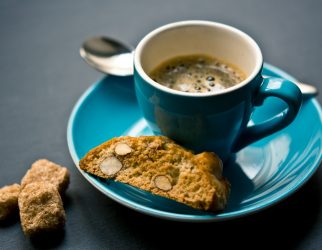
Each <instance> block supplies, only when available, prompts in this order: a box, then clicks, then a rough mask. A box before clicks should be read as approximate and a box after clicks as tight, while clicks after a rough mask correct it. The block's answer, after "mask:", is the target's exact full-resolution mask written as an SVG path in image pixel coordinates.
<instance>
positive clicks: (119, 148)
mask: <svg viewBox="0 0 322 250" xmlns="http://www.w3.org/2000/svg"><path fill="white" fill-rule="evenodd" d="M114 152H115V153H116V154H117V155H127V154H129V153H131V152H132V148H131V147H130V146H129V145H127V144H125V143H119V144H117V145H116V147H115V149H114Z"/></svg>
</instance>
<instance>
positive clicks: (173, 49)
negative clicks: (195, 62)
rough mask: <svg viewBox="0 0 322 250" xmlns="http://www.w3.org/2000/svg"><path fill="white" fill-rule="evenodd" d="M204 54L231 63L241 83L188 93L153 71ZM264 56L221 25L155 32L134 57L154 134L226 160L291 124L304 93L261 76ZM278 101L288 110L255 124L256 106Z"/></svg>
mask: <svg viewBox="0 0 322 250" xmlns="http://www.w3.org/2000/svg"><path fill="white" fill-rule="evenodd" d="M193 54H206V55H209V56H213V57H216V58H220V59H223V60H224V61H226V62H230V63H233V64H234V65H236V66H238V68H240V69H241V70H242V71H243V72H245V73H246V79H245V80H244V81H242V82H240V83H239V84H237V85H235V86H233V87H230V88H227V89H224V90H221V91H218V92H208V93H186V92H182V91H178V90H174V89H171V88H168V87H165V86H163V85H161V84H159V83H157V82H155V81H154V80H153V79H151V77H150V76H149V73H150V72H151V71H152V70H153V69H154V68H156V67H157V66H158V65H160V64H161V63H162V62H164V61H166V60H168V59H170V58H173V57H176V56H183V55H193ZM262 67H263V56H262V53H261V50H260V48H259V46H258V45H257V43H256V42H255V41H254V40H253V39H252V38H251V37H250V36H248V35H247V34H245V33H244V32H242V31H240V30H238V29H236V28H234V27H231V26H228V25H224V24H221V23H216V22H209V21H182V22H176V23H171V24H168V25H165V26H162V27H160V28H157V29H155V30H153V31H152V32H150V33H149V34H147V35H146V36H145V37H144V38H143V39H142V40H141V41H140V43H139V44H138V46H137V48H136V50H135V54H134V79H135V92H136V96H137V100H138V103H139V106H140V108H141V110H142V112H143V116H144V118H145V119H146V120H147V122H148V124H149V126H150V127H151V129H152V131H153V133H154V134H156V135H160V134H161V135H165V136H168V137H169V138H171V139H173V140H175V141H176V142H178V143H179V144H181V145H183V146H185V147H187V148H190V149H192V150H194V151H196V152H201V151H213V152H215V153H216V154H218V155H219V156H220V157H221V158H222V159H223V160H226V159H228V158H229V156H230V155H231V154H232V153H234V152H237V151H238V150H240V149H241V148H243V147H245V146H247V145H249V144H250V143H252V142H254V141H257V140H259V139H261V138H263V137H265V136H268V135H270V134H272V133H274V132H276V131H278V130H280V129H282V128H284V127H286V126H287V125H288V124H290V123H291V122H292V121H293V120H294V118H295V117H296V114H297V113H298V111H299V109H300V106H301V102H302V94H301V91H300V90H299V88H298V87H297V86H296V85H295V84H294V83H292V82H290V81H288V80H284V79H280V78H263V76H262V75H261V71H262ZM272 96H273V97H277V98H280V99H281V100H283V101H284V102H285V103H286V104H287V108H286V109H285V110H284V111H282V112H280V113H277V114H275V115H274V116H272V117H270V118H269V119H267V120H266V121H262V122H261V123H260V124H251V123H250V122H249V121H250V117H251V114H252V112H253V111H254V108H255V107H256V106H259V105H262V104H263V101H264V100H265V98H267V97H272Z"/></svg>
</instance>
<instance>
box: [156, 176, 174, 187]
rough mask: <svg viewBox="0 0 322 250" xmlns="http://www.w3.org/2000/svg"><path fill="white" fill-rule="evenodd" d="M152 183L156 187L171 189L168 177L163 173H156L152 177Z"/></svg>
mask: <svg viewBox="0 0 322 250" xmlns="http://www.w3.org/2000/svg"><path fill="white" fill-rule="evenodd" d="M154 184H155V186H156V187H157V188H159V189H161V190H163V191H169V190H171V189H172V185H171V182H170V180H169V178H168V177H167V176H165V175H157V176H156V177H155V178H154Z"/></svg>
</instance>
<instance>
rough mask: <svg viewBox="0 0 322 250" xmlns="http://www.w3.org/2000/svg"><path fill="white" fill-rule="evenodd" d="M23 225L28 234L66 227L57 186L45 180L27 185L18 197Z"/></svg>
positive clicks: (32, 234) (33, 234)
mask: <svg viewBox="0 0 322 250" xmlns="http://www.w3.org/2000/svg"><path fill="white" fill-rule="evenodd" d="M18 204H19V211H20V219H21V226H22V230H23V231H24V233H25V234H26V235H28V236H35V235H37V234H42V233H47V232H52V231H55V230H58V229H61V228H63V227H64V224H65V218H66V216H65V211H64V208H63V203H62V200H61V197H60V195H59V192H58V190H57V188H56V187H55V186H54V185H52V184H50V183H45V182H33V183H30V184H28V185H26V186H25V187H24V188H23V189H22V190H21V192H20V195H19V198H18Z"/></svg>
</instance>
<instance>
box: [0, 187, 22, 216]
mask: <svg viewBox="0 0 322 250" xmlns="http://www.w3.org/2000/svg"><path fill="white" fill-rule="evenodd" d="M19 192H20V185H19V184H13V185H9V186H4V187H2V188H0V221H1V220H5V219H7V218H8V217H9V216H10V215H12V214H13V213H14V212H15V211H17V209H18V195H19Z"/></svg>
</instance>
